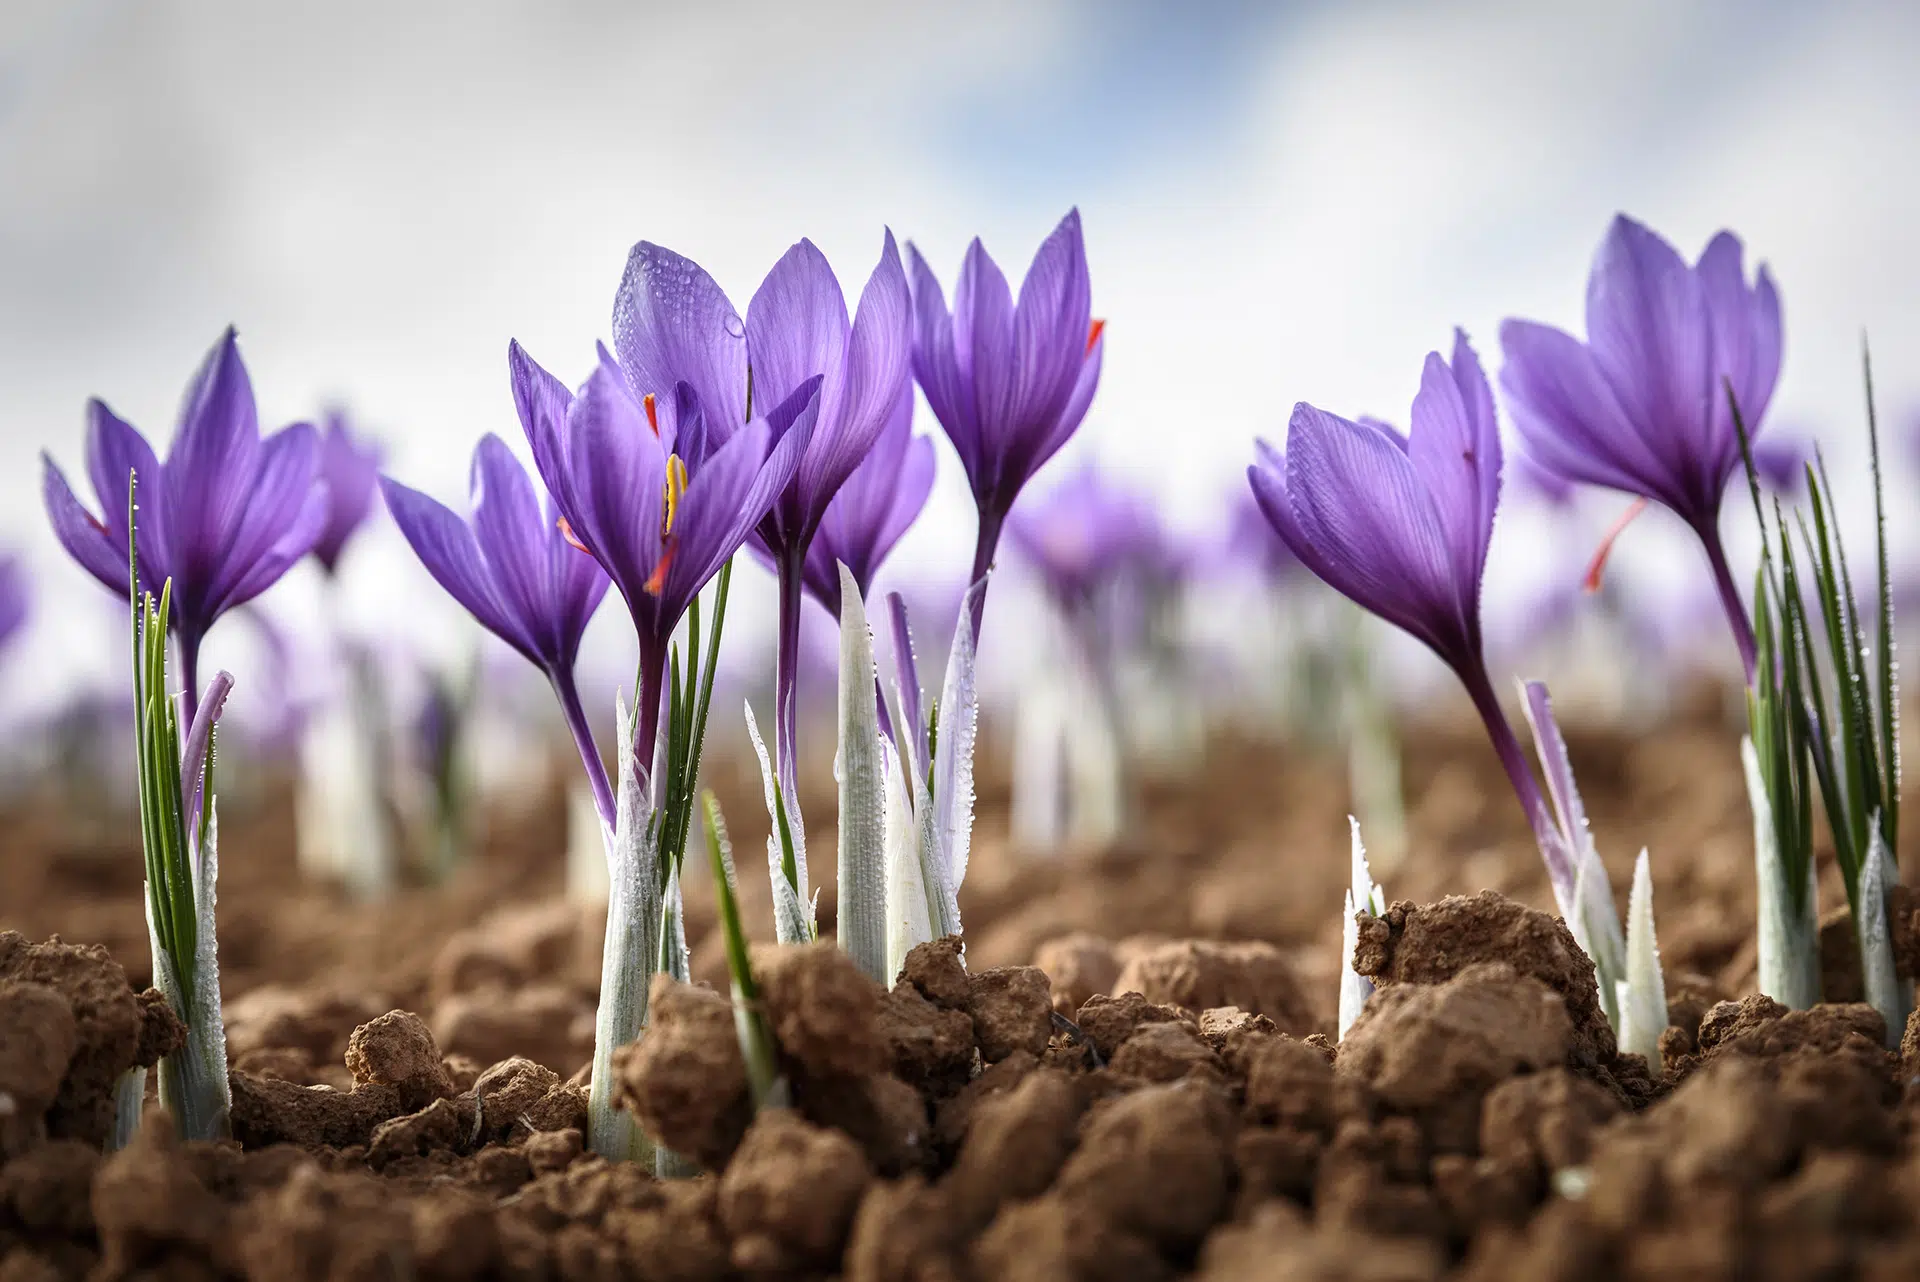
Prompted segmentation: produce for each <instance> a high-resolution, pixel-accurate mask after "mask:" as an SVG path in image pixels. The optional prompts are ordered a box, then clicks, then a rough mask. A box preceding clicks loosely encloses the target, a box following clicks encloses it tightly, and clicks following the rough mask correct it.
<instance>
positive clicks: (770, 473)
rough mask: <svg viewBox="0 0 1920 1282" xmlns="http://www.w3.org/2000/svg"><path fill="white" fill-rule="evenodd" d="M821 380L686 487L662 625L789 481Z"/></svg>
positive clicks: (808, 433)
mask: <svg viewBox="0 0 1920 1282" xmlns="http://www.w3.org/2000/svg"><path fill="white" fill-rule="evenodd" d="M819 393H820V383H819V379H818V378H817V377H816V378H811V379H808V380H807V381H806V382H804V383H802V384H801V385H800V386H799V387H797V388H795V389H794V392H793V395H791V396H789V397H788V398H787V399H786V400H785V401H782V402H781V403H780V404H779V405H777V406H775V407H774V409H773V410H772V412H770V413H768V414H767V415H765V416H764V417H757V418H755V419H754V420H753V422H752V423H749V424H748V425H747V428H746V429H745V430H744V431H742V432H736V433H735V434H734V439H732V440H729V441H728V442H727V443H726V444H724V445H722V446H721V447H720V448H719V449H717V450H715V451H714V452H713V454H712V455H711V456H709V457H708V459H707V465H706V466H705V467H704V468H702V469H701V470H700V474H699V475H698V476H696V477H694V478H693V479H692V480H691V481H689V482H688V483H687V492H686V494H685V495H684V496H683V497H682V498H681V500H680V510H681V515H680V523H679V524H678V525H677V526H676V541H677V543H678V545H679V551H678V553H677V554H676V555H675V557H674V559H673V563H672V565H671V567H670V568H669V570H668V572H667V576H666V584H665V586H664V587H663V589H662V590H661V592H660V594H659V595H660V603H661V620H662V624H663V626H669V627H670V626H671V625H672V623H673V622H674V621H677V620H678V619H679V617H680V611H682V610H684V609H686V606H687V603H688V602H690V601H692V600H693V598H694V595H695V594H696V593H698V592H699V591H700V589H701V588H702V587H703V586H705V585H706V582H707V580H708V579H711V578H712V577H713V576H714V575H715V574H717V573H719V570H720V567H721V566H722V565H723V564H725V563H726V560H727V558H728V557H730V556H732V555H733V554H734V553H735V552H736V551H738V550H739V548H740V545H741V544H742V543H744V542H746V540H747V533H748V531H750V530H752V529H753V527H754V526H755V525H757V524H759V522H760V518H761V517H763V516H765V515H766V514H767V510H768V509H769V508H771V507H772V506H773V503H774V500H775V499H776V498H778V497H779V496H780V492H781V491H782V490H784V489H786V487H787V486H788V485H789V484H790V483H791V482H792V481H793V476H794V473H795V471H796V470H797V469H798V467H799V463H800V457H801V455H802V454H804V453H805V451H806V448H807V443H808V442H809V441H810V440H811V439H812V436H813V429H814V420H815V418H816V417H817V416H818V414H819V412H820V395H819Z"/></svg>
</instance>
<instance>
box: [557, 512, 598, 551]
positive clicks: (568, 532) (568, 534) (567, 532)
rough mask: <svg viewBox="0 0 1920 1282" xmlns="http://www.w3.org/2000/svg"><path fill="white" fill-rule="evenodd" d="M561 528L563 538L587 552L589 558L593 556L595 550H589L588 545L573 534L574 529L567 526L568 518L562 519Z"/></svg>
mask: <svg viewBox="0 0 1920 1282" xmlns="http://www.w3.org/2000/svg"><path fill="white" fill-rule="evenodd" d="M559 526H560V537H561V538H563V539H565V540H566V541H567V542H569V543H571V544H573V546H575V547H577V548H579V549H580V550H581V551H582V552H585V553H586V554H587V555H588V556H592V555H593V549H592V548H589V547H588V546H587V545H586V544H584V543H582V542H581V541H580V536H579V535H578V534H575V533H574V532H573V527H572V526H571V525H569V524H567V518H566V517H564V516H563V517H561V518H560V522H559Z"/></svg>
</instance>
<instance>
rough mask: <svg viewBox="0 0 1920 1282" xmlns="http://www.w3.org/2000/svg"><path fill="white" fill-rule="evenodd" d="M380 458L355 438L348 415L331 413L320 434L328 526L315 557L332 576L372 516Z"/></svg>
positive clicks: (374, 449) (366, 443)
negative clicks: (348, 548)
mask: <svg viewBox="0 0 1920 1282" xmlns="http://www.w3.org/2000/svg"><path fill="white" fill-rule="evenodd" d="M381 454H382V450H381V449H380V446H379V445H378V444H377V443H376V442H373V441H362V440H360V439H358V438H357V437H356V435H355V434H354V433H353V432H352V431H351V430H350V429H349V427H348V425H347V416H346V414H345V413H343V412H342V411H340V410H332V411H329V412H328V414H327V426H326V429H325V430H324V431H323V432H321V434H320V477H321V479H322V480H324V481H325V482H326V483H327V496H328V500H329V502H328V508H327V526H326V529H325V530H323V531H322V532H321V534H320V538H319V539H318V540H317V541H316V542H315V543H314V545H313V555H314V558H315V559H316V560H318V561H319V562H320V564H321V566H322V568H324V569H325V570H326V572H327V573H328V574H330V575H331V574H332V573H333V572H334V571H335V570H336V569H337V568H339V564H340V554H341V553H342V552H343V551H345V550H346V546H347V540H348V539H350V538H352V537H353V534H354V532H355V531H356V530H358V529H359V528H360V526H361V525H362V524H363V523H364V522H365V521H366V519H367V517H368V516H369V515H371V514H372V512H373V499H374V495H375V493H376V492H377V490H378V488H379V481H380V458H381Z"/></svg>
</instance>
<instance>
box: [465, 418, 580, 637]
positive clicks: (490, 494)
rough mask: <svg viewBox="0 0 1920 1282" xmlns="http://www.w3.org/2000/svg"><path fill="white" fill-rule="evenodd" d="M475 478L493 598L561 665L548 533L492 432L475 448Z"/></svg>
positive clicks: (521, 474) (522, 477) (478, 526)
mask: <svg viewBox="0 0 1920 1282" xmlns="http://www.w3.org/2000/svg"><path fill="white" fill-rule="evenodd" d="M471 476H472V479H471V481H470V492H471V494H472V499H473V521H472V525H473V536H474V540H475V541H476V542H477V543H478V544H479V546H480V555H481V556H483V557H484V558H486V562H487V570H488V573H489V577H491V579H492V580H493V590H494V595H495V596H496V597H497V598H498V599H499V602H500V607H501V609H503V610H504V611H506V612H507V613H508V614H510V615H512V616H513V617H514V618H516V619H518V620H519V621H520V626H521V628H522V629H523V630H524V631H525V632H526V634H527V636H528V637H529V638H530V639H531V640H532V641H533V643H534V647H535V648H536V649H537V650H538V651H539V652H540V655H541V657H542V658H543V659H546V660H547V661H549V662H553V661H557V660H558V659H559V657H560V656H561V653H562V651H563V650H564V648H565V647H564V644H563V643H562V641H561V635H560V623H561V620H560V619H558V618H557V617H556V611H555V609H554V608H553V603H552V601H551V599H550V598H549V596H548V590H547V589H548V584H547V567H548V560H547V528H546V522H545V521H544V520H542V519H541V513H540V501H539V499H537V498H536V497H534V493H533V484H532V483H531V482H530V481H528V480H527V474H526V472H525V471H524V470H522V468H521V466H520V462H519V460H518V459H516V458H514V457H513V451H512V450H509V449H508V448H507V445H506V442H504V441H502V440H501V439H500V438H499V437H497V436H495V435H493V433H491V432H489V433H487V434H486V435H485V436H483V437H481V438H480V444H479V445H477V446H476V447H474V451H473V468H472V474H471Z"/></svg>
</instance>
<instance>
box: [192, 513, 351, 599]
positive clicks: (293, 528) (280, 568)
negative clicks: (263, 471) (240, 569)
mask: <svg viewBox="0 0 1920 1282" xmlns="http://www.w3.org/2000/svg"><path fill="white" fill-rule="evenodd" d="M332 505H333V499H332V495H331V494H330V493H329V492H328V490H327V485H326V482H324V481H316V482H314V484H313V487H312V488H311V489H309V490H308V491H307V496H306V499H305V500H304V501H303V502H302V503H301V504H300V510H299V512H298V513H296V514H295V516H294V518H293V520H292V521H291V522H290V523H289V524H288V525H287V527H286V528H285V529H284V530H282V531H281V533H280V537H279V538H278V539H276V540H275V541H274V544H273V546H272V547H270V548H268V549H267V552H266V555H264V556H262V557H261V558H260V559H259V560H257V561H255V562H254V563H253V567H252V568H251V569H249V570H248V571H247V572H246V574H245V575H243V576H242V577H241V579H240V581H239V583H238V584H237V585H236V586H235V587H234V588H233V589H232V590H231V591H230V592H229V593H228V595H227V598H226V600H225V602H224V603H223V604H222V605H221V606H220V609H222V610H227V609H231V608H232V607H234V606H237V605H244V604H245V603H247V602H248V601H251V600H253V598H255V597H257V596H259V595H260V594H261V593H262V592H265V591H266V590H267V589H268V588H270V587H272V586H273V585H274V584H276V583H278V582H279V581H280V580H281V578H282V577H283V576H284V575H285V574H286V572H287V571H288V570H290V569H292V568H293V566H294V564H295V563H296V562H297V561H299V560H300V558H301V557H303V556H305V555H306V554H307V553H308V552H309V551H310V550H312V548H313V545H314V542H315V541H316V540H317V539H318V538H319V537H320V536H321V534H323V533H325V531H326V528H327V520H328V517H329V515H330V512H331V509H332Z"/></svg>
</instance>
